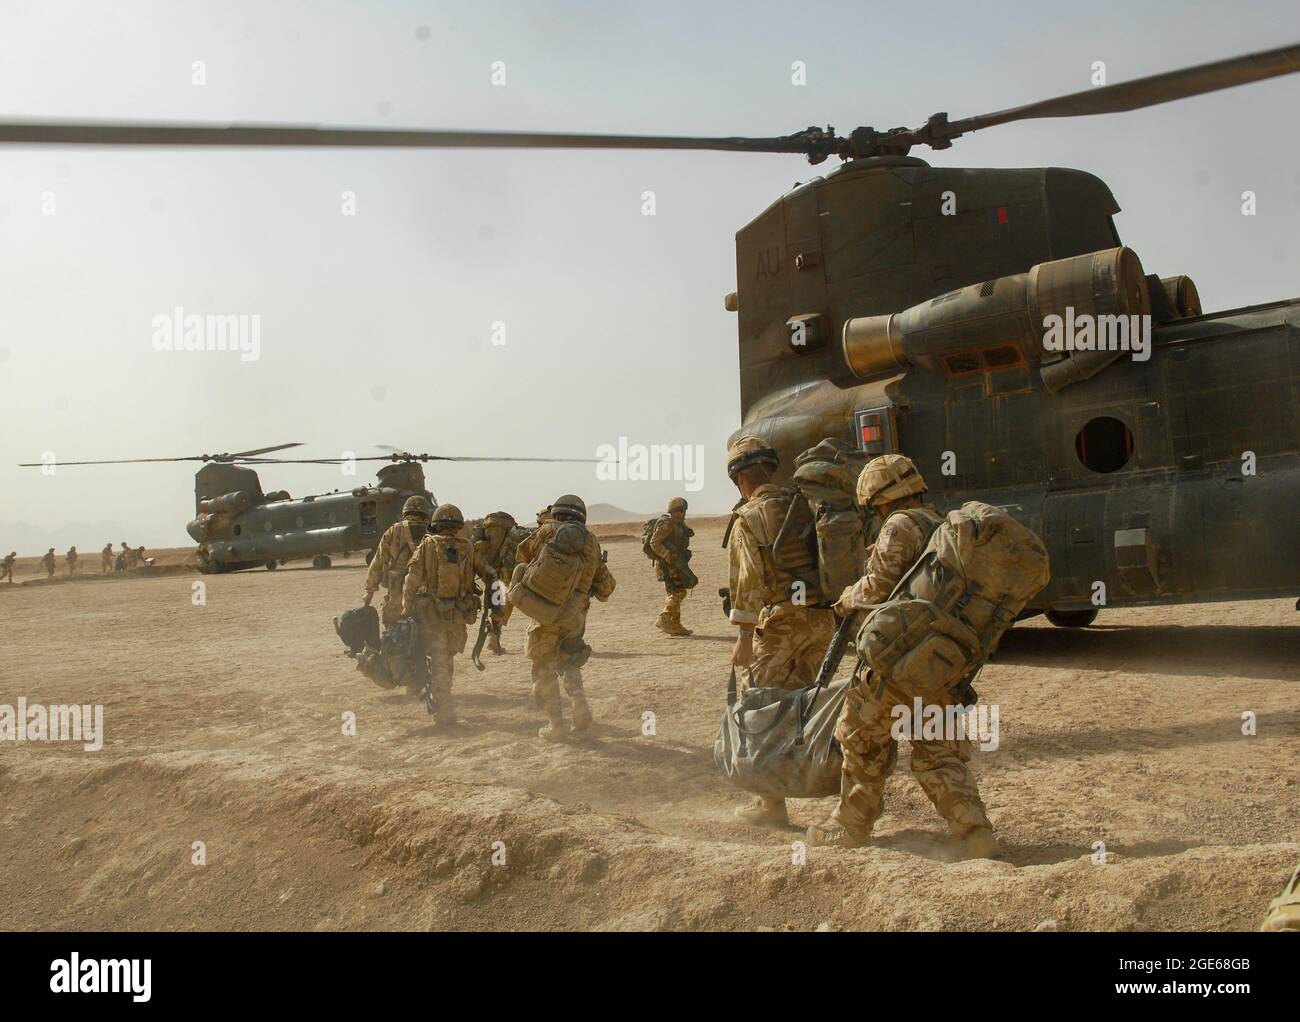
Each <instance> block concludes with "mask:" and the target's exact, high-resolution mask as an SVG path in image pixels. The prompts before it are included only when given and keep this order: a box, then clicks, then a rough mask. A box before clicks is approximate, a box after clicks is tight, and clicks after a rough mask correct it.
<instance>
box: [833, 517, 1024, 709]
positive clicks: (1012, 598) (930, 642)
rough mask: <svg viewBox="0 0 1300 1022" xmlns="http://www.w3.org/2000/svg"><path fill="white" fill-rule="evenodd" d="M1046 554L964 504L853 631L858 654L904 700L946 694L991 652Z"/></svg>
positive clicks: (1020, 533) (1001, 521)
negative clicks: (908, 697)
mask: <svg viewBox="0 0 1300 1022" xmlns="http://www.w3.org/2000/svg"><path fill="white" fill-rule="evenodd" d="M1048 579H1049V564H1048V557H1047V550H1046V548H1045V547H1044V546H1043V543H1042V540H1040V539H1039V538H1038V537H1037V536H1036V535H1034V533H1033V532H1032V531H1031V530H1029V529H1027V528H1026V527H1025V526H1023V525H1021V524H1020V523H1019V522H1018V521H1016V520H1015V519H1014V518H1012V517H1011V516H1010V515H1009V514H1007V513H1006V512H1005V511H1003V510H1002V509H1001V508H997V507H993V506H991V505H989V504H983V503H980V502H979V501H977V500H972V501H968V502H967V503H965V504H963V505H962V506H961V508H960V509H959V510H957V511H951V512H949V513H948V516H947V518H946V519H945V520H944V521H942V522H941V523H939V524H938V525H937V527H935V529H934V531H933V532H931V534H930V540H929V542H928V543H926V546H925V549H924V551H922V553H921V556H920V557H919V558H917V560H916V563H915V564H913V565H912V566H911V567H910V568H909V569H908V570H907V571H906V572H905V573H904V574H903V577H902V578H901V579H899V580H898V585H897V586H895V587H894V591H893V592H892V593H890V596H889V599H888V600H887V601H886V602H884V603H881V604H878V605H877V606H876V607H875V609H874V610H872V611H871V612H870V613H869V614H868V616H867V619H866V620H865V621H864V622H863V624H862V628H861V630H860V631H859V632H858V637H857V647H858V654H859V655H860V656H861V657H862V658H863V659H864V660H865V661H866V662H867V664H868V665H869V666H870V667H871V669H872V670H873V671H874V672H875V673H876V675H877V676H878V678H879V679H880V681H881V685H882V687H883V684H884V683H885V682H889V683H890V684H892V685H894V686H895V687H897V688H898V689H900V690H901V691H903V692H904V693H907V694H909V695H912V694H920V693H925V692H932V693H936V694H938V693H940V692H947V691H950V690H952V689H953V688H955V687H956V686H958V685H959V684H960V683H961V682H962V681H963V680H965V679H967V678H969V677H970V676H971V675H972V674H974V672H975V671H976V670H977V669H978V668H979V667H980V665H981V664H983V662H984V660H985V659H986V658H987V657H988V655H989V654H990V653H992V652H993V650H994V648H996V646H997V644H998V640H999V639H1000V638H1001V637H1002V633H1003V632H1005V631H1006V630H1007V629H1008V628H1010V627H1011V624H1012V622H1013V621H1015V619H1016V616H1017V615H1018V614H1019V613H1020V611H1022V610H1023V609H1024V607H1025V604H1026V603H1028V602H1029V600H1030V599H1032V598H1033V597H1034V595H1035V594H1036V593H1038V591H1039V590H1041V589H1042V588H1043V587H1044V586H1046V585H1047V582H1048Z"/></svg>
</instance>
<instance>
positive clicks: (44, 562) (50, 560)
mask: <svg viewBox="0 0 1300 1022" xmlns="http://www.w3.org/2000/svg"><path fill="white" fill-rule="evenodd" d="M41 567H42V568H44V569H45V574H46V575H48V576H49V577H50V578H53V577H54V551H53V550H50V551H48V552H46V554H45V556H44V557H42V558H41Z"/></svg>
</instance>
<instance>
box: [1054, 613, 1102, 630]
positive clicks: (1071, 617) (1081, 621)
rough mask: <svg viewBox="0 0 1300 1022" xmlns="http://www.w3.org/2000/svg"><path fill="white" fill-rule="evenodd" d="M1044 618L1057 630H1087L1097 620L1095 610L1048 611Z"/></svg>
mask: <svg viewBox="0 0 1300 1022" xmlns="http://www.w3.org/2000/svg"><path fill="white" fill-rule="evenodd" d="M1043 616H1044V617H1046V618H1047V620H1048V621H1050V622H1052V624H1054V625H1056V627H1057V628H1087V627H1088V626H1089V625H1090V624H1092V623H1093V622H1094V621H1096V620H1097V612H1096V611H1095V610H1047V611H1044V612H1043Z"/></svg>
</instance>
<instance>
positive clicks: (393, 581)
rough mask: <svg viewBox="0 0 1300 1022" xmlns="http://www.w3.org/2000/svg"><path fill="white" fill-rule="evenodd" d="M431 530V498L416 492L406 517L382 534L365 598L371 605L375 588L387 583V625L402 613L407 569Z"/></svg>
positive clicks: (404, 512) (404, 510)
mask: <svg viewBox="0 0 1300 1022" xmlns="http://www.w3.org/2000/svg"><path fill="white" fill-rule="evenodd" d="M428 530H429V501H428V499H427V498H425V497H421V496H419V495H418V494H416V495H415V496H413V497H407V498H406V502H405V503H404V504H402V520H401V521H400V522H396V523H394V524H393V525H390V526H389V527H388V528H387V529H386V530H385V531H384V534H383V535H382V536H381V537H379V545H378V546H376V547H375V555H374V556H373V557H372V558H371V559H370V567H369V568H368V569H367V571H366V584H365V591H364V592H363V593H362V595H361V602H362V603H364V604H365V605H366V606H367V607H369V606H370V601H371V600H372V599H374V597H375V591H376V590H377V589H378V588H379V587H380V586H381V585H382V586H383V587H384V605H383V610H382V611H381V613H380V618H381V619H382V620H383V623H384V625H385V626H388V625H395V624H397V622H398V620H399V619H400V618H401V617H402V587H403V586H404V585H405V583H406V572H407V569H408V567H409V566H410V563H411V558H412V557H414V556H415V551H416V549H417V548H418V547H419V545H420V543H421V542H423V540H424V537H425V535H426V534H427V533H428Z"/></svg>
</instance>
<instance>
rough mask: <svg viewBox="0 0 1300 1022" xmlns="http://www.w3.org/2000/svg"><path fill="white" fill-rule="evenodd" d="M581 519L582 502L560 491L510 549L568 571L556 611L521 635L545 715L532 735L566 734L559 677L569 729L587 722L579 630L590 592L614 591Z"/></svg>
mask: <svg viewBox="0 0 1300 1022" xmlns="http://www.w3.org/2000/svg"><path fill="white" fill-rule="evenodd" d="M586 522H587V505H586V503H585V502H584V501H583V499H582V498H581V497H578V496H575V495H574V494H571V493H566V494H564V495H563V496H562V497H559V498H558V499H557V500H556V501H555V503H554V504H552V505H551V506H550V508H549V517H548V518H547V519H546V520H545V521H543V522H542V524H541V525H540V526H539V527H538V529H537V531H536V532H534V533H533V534H532V535H531V536H529V537H528V538H527V539H525V540H524V541H523V542H522V543H520V544H519V550H518V553H517V555H516V556H517V559H518V563H519V564H523V565H532V564H533V563H534V562H539V565H538V566H539V568H540V567H541V566H542V565H541V563H540V562H542V561H543V559H546V560H547V561H548V562H550V563H552V564H558V565H559V571H560V572H566V571H567V572H571V573H572V575H571V577H570V578H568V579H566V581H565V586H566V588H569V591H570V593H571V595H569V596H568V597H567V598H566V599H565V600H564V603H563V605H562V606H561V607H560V612H559V614H558V616H557V617H555V619H554V620H553V621H552V622H550V623H549V624H542V623H540V622H538V621H534V623H533V624H532V626H531V627H529V629H528V635H527V638H526V639H525V641H524V653H525V655H526V656H527V657H528V659H529V660H530V661H532V677H533V701H534V702H535V703H536V704H537V706H538V708H539V709H541V710H542V711H543V712H544V713H545V714H546V720H547V723H546V724H545V725H543V726H542V728H541V729H540V730H539V731H538V732H537V736H538V737H539V738H545V739H547V740H549V741H555V742H558V741H562V740H563V739H564V738H566V737H567V736H568V734H569V730H570V728H569V723H568V722H567V721H566V720H565V719H564V707H563V704H562V702H561V700H560V678H561V677H563V679H564V691H565V692H566V693H567V694H568V696H569V704H570V712H571V713H572V716H573V728H572V729H573V730H574V731H585V730H586V729H587V728H589V727H591V719H592V718H591V707H590V705H588V703H587V696H586V693H585V692H584V691H583V687H582V665H583V664H584V663H585V662H586V660H587V657H588V656H589V655H590V653H591V647H589V646H588V645H587V644H586V643H585V642H584V641H583V634H584V632H585V631H586V628H587V612H588V611H589V610H590V608H591V597H592V596H595V597H596V599H598V600H600V601H601V602H602V603H603V602H604V601H605V600H608V599H609V597H610V595H611V594H612V593H613V592H614V576H613V575H611V574H610V572H609V569H608V568H607V567H606V566H605V561H604V558H603V556H602V555H601V550H600V543H599V542H598V541H597V540H596V537H595V536H593V535H592V534H591V532H590V531H589V530H588V529H587V527H586ZM548 547H550V549H548ZM528 579H529V572H528V571H525V573H524V575H523V578H522V579H521V581H520V583H519V584H520V585H524V586H527V583H528ZM570 581H571V582H572V585H571V588H570V587H569V586H568V583H569V582H570ZM543 595H545V594H543ZM525 613H527V610H526V609H525Z"/></svg>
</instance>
